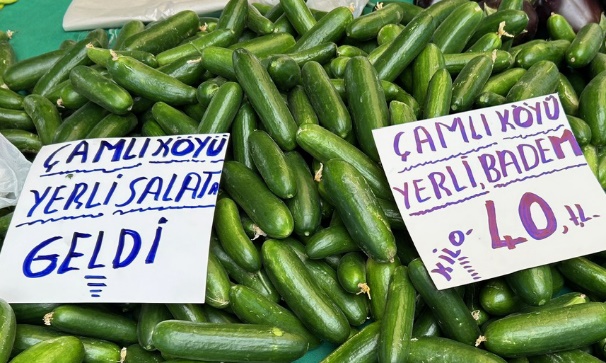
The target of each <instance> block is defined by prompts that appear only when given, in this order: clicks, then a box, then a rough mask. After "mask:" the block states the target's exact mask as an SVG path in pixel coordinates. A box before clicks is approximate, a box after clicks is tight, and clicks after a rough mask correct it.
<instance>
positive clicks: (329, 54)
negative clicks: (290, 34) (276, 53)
mask: <svg viewBox="0 0 606 363" xmlns="http://www.w3.org/2000/svg"><path fill="white" fill-rule="evenodd" d="M288 56H289V57H290V58H292V59H293V60H294V61H295V62H297V64H298V65H299V67H303V65H304V64H305V63H307V62H310V61H315V62H318V63H320V64H325V63H328V62H329V61H330V60H331V59H333V58H334V57H336V56H338V48H337V45H336V44H335V43H332V42H326V43H320V44H318V45H316V46H313V47H310V48H308V49H306V50H301V51H297V52H289V53H288Z"/></svg>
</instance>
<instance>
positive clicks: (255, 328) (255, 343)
mask: <svg viewBox="0 0 606 363" xmlns="http://www.w3.org/2000/svg"><path fill="white" fill-rule="evenodd" d="M153 340H154V344H155V345H156V346H157V347H158V350H160V352H162V354H168V355H170V356H173V357H178V358H184V359H195V360H210V361H232V362H233V361H235V362H238V361H248V360H253V361H265V362H283V361H292V360H295V359H297V358H300V357H302V356H303V355H304V354H305V352H306V351H307V349H308V345H309V343H308V341H307V340H306V339H304V338H302V337H300V336H298V335H295V334H292V333H289V332H286V331H284V330H282V329H279V328H276V327H274V326H271V325H260V324H214V323H192V322H186V321H176V320H167V321H163V322H161V323H159V324H158V325H157V326H156V330H155V331H154V335H153Z"/></svg>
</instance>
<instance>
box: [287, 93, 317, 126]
mask: <svg viewBox="0 0 606 363" xmlns="http://www.w3.org/2000/svg"><path fill="white" fill-rule="evenodd" d="M288 108H289V109H290V112H291V113H292V115H293V117H294V119H295V122H296V123H297V125H299V126H300V125H302V124H316V125H317V124H319V123H320V121H319V120H318V115H317V114H316V111H315V110H314V108H313V106H312V104H311V101H310V100H309V97H307V94H305V89H304V88H303V86H301V85H297V86H295V87H293V88H292V89H291V90H290V92H288Z"/></svg>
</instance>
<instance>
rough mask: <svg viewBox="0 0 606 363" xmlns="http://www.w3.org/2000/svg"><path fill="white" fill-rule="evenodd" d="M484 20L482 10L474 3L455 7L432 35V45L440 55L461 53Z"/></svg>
mask: <svg viewBox="0 0 606 363" xmlns="http://www.w3.org/2000/svg"><path fill="white" fill-rule="evenodd" d="M483 18H484V12H483V11H482V8H481V7H480V6H479V5H478V4H477V3H476V2H473V1H471V2H468V3H466V4H463V5H461V6H459V7H457V8H456V9H455V10H454V11H453V12H452V13H450V15H448V16H447V17H446V19H444V21H443V22H442V23H441V24H440V25H439V26H438V27H437V28H436V30H435V32H434V33H433V39H432V41H433V43H434V44H435V45H436V46H438V48H439V49H440V50H441V51H442V53H445V54H447V53H461V52H462V51H463V49H464V48H465V45H466V44H467V42H468V41H469V39H470V38H471V36H472V35H473V34H474V31H475V30H476V28H477V26H478V25H479V24H480V22H481V21H482V20H483Z"/></svg>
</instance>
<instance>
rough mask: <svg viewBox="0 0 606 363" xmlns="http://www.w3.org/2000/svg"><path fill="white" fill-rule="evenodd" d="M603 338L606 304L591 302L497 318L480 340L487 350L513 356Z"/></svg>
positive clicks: (527, 354) (571, 346)
mask: <svg viewBox="0 0 606 363" xmlns="http://www.w3.org/2000/svg"><path fill="white" fill-rule="evenodd" d="M604 337H606V306H604V304H603V303H597V302H589V303H585V304H576V305H571V306H565V307H560V308H557V309H551V310H546V311H537V312H530V313H524V314H517V315H510V316H508V317H505V318H502V319H499V320H495V321H493V322H492V323H490V324H489V325H488V326H487V327H486V330H485V331H484V335H483V338H482V339H480V341H483V342H484V347H485V348H486V349H487V350H489V351H491V352H493V353H495V354H498V355H500V356H502V357H508V358H510V357H511V358H513V357H519V356H530V355H539V354H546V353H552V352H557V351H562V350H570V349H575V348H580V347H584V346H586V345H588V344H591V343H594V342H596V341H598V340H600V339H602V338H604Z"/></svg>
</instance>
